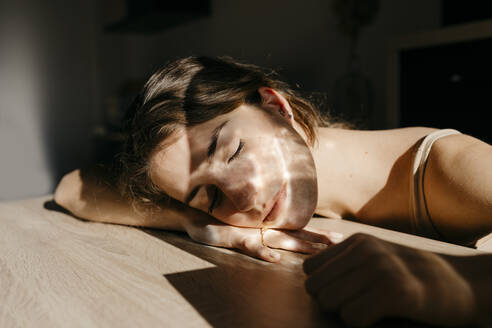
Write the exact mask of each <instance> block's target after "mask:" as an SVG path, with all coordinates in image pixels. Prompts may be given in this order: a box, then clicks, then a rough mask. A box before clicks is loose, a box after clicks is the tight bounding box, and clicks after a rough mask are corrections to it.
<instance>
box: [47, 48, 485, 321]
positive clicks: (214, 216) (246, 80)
mask: <svg viewBox="0 0 492 328" xmlns="http://www.w3.org/2000/svg"><path fill="white" fill-rule="evenodd" d="M126 137H127V139H126V142H125V147H124V150H123V152H122V153H121V154H120V156H119V157H118V160H117V161H116V162H117V165H114V166H113V167H112V168H111V169H108V168H104V167H98V168H93V169H90V170H76V171H74V172H72V173H69V174H67V175H66V176H65V177H64V178H63V179H62V181H61V182H60V184H59V186H58V188H57V190H56V192H55V200H56V201H57V202H58V203H59V204H60V205H62V206H64V207H65V208H67V209H68V210H70V211H71V212H72V213H73V214H74V215H76V216H79V217H82V218H85V219H89V220H93V221H101V222H110V223H118V224H126V225H135V226H146V227H153V228H161V229H170V230H182V231H186V232H187V233H188V234H189V236H190V237H191V238H192V239H194V240H196V241H199V242H202V243H206V244H210V245H216V246H223V247H229V248H236V249H239V250H240V251H242V252H244V253H246V254H249V255H251V256H255V257H258V258H262V259H264V260H267V261H271V262H275V261H278V259H279V254H278V253H277V252H275V251H274V250H273V249H275V248H279V249H286V250H291V251H297V252H304V253H314V252H316V251H317V250H319V249H320V248H324V247H325V246H326V244H329V243H330V236H329V235H328V236H327V235H324V234H320V233H317V232H314V231H308V230H305V229H303V227H304V226H305V225H306V224H307V223H308V221H309V220H310V218H311V217H312V215H313V214H314V213H316V214H319V215H322V216H326V217H330V218H349V219H354V220H358V221H360V222H363V223H367V224H372V225H378V226H382V227H386V228H390V229H396V230H400V231H404V232H410V233H414V234H419V235H424V236H429V237H433V238H437V239H442V240H446V241H450V242H455V243H460V244H471V243H473V242H474V241H476V240H477V239H479V238H480V237H482V236H484V235H486V234H488V233H490V232H491V231H492V170H490V168H491V167H492V147H491V146H490V145H488V144H486V143H484V142H482V141H480V140H477V139H475V138H473V137H471V136H468V135H464V134H461V133H459V132H458V131H455V130H436V129H432V128H424V127H414V128H404V129H395V130H386V131H358V130H350V129H343V128H337V126H336V125H334V124H331V125H330V124H329V122H326V121H325V120H324V119H323V118H322V117H321V115H320V114H319V113H318V112H317V111H316V109H315V108H314V106H312V105H311V104H310V103H309V102H308V101H306V100H305V99H303V98H302V97H300V96H298V95H297V93H296V92H294V91H293V90H292V89H290V88H289V87H288V85H287V84H285V83H284V82H281V81H280V80H278V79H277V78H276V77H275V74H274V73H273V72H271V71H267V70H264V69H261V68H259V67H257V66H253V65H247V64H242V63H238V62H236V61H234V60H232V59H230V58H207V57H190V58H185V59H181V60H177V61H175V62H172V63H170V64H168V65H167V66H165V67H164V68H162V69H161V70H159V71H158V72H156V73H155V74H154V75H153V76H152V77H151V78H150V79H149V80H148V82H147V83H146V85H145V86H144V88H143V90H142V92H141V93H140V95H139V96H138V97H137V99H136V100H135V102H134V103H133V105H132V107H131V108H130V110H129V112H128V116H127V121H126ZM148 204H151V206H146V205H148ZM359 239H360V238H359ZM351 240H352V239H350V240H348V241H346V242H344V243H343V244H340V245H341V246H339V245H337V246H335V247H338V248H329V249H328V250H327V251H326V252H334V250H337V249H339V248H340V247H342V249H343V247H345V246H343V245H346V244H347V243H349V244H350V243H352V242H353V240H352V241H351ZM357 240H358V239H356V241H357ZM371 243H372V244H374V243H376V244H378V243H379V244H378V245H379V246H377V247H364V248H362V250H363V252H364V251H368V250H371V249H372V250H377V252H379V254H381V250H382V249H390V250H391V251H387V252H383V253H384V254H386V255H391V254H392V255H394V256H387V258H388V259H390V260H394V261H393V262H392V263H393V264H392V265H393V267H395V265H396V266H397V264H398V263H400V264H401V263H407V262H408V256H407V258H403V257H401V254H403V253H401V252H400V253H398V252H399V249H397V248H395V247H393V248H392V246H391V247H389V246H386V247H381V245H380V244H381V243H383V242H381V241H377V242H375V241H374V240H373V241H372V242H371ZM362 245H367V244H365V243H362ZM350 249H355V250H357V247H352V248H350ZM359 249H360V247H359ZM326 252H325V253H321V254H326ZM409 252H410V251H409ZM346 253H347V252H345V253H343V254H345V255H346ZM405 254H407V255H408V254H411V253H408V252H407V253H405ZM419 254H420V255H422V253H419ZM320 256H321V258H322V259H324V261H321V262H320V261H319V257H315V260H312V261H311V262H308V263H311V264H307V265H306V272H307V273H308V274H313V272H315V271H316V272H326V270H328V269H327V268H333V266H330V265H329V263H328V262H330V261H328V260H326V257H323V256H324V255H320ZM436 256H437V255H436ZM346 257H347V256H345V257H343V256H342V257H340V256H338V257H337V258H346ZM424 257H425V256H424ZM316 258H318V260H316ZM356 258H361V257H360V256H359V257H358V256H354V257H352V259H356ZM385 258H386V257H385ZM397 258H399V259H400V261H396V260H395V259H397ZM409 258H412V256H410V257H409ZM413 258H415V256H414V257H413ZM426 258H427V257H426ZM439 261H440V260H434V261H433V262H432V261H431V262H432V263H438V262H439ZM325 262H326V263H325ZM343 262H344V263H354V261H353V260H352V261H343ZM381 263H383V264H384V262H381ZM395 263H396V264H395ZM359 264H360V263H359ZM338 267H340V268H343V266H338ZM377 268H378V266H377V265H375V266H374V267H373V269H377ZM383 268H386V269H387V268H391V265H390V266H387V265H383ZM345 269H346V270H349V269H350V268H345ZM400 269H401V265H400ZM340 270H342V269H340ZM330 271H331V269H330ZM341 272H342V271H341ZM375 272H378V271H377V270H376V271H375ZM384 272H397V273H398V272H399V273H401V272H402V270H399V271H398V270H393V271H392V270H385V271H384ZM344 276H345V275H344ZM321 277H322V278H320V275H319V274H318V276H317V278H316V275H315V277H314V278H313V277H311V278H310V279H308V281H311V282H310V283H308V287H309V284H311V287H310V288H311V291H313V288H312V286H316V288H314V290H315V292H314V293H315V294H316V295H318V297H319V298H320V299H323V298H326V295H325V296H323V295H320V294H319V293H318V292H319V291H322V290H323V288H322V286H323V285H329V283H330V282H331V281H333V279H332V278H333V277H331V278H330V277H329V275H326V274H324V275H321ZM323 277H325V278H323ZM398 277H401V275H399V276H398ZM347 279H348V278H347ZM356 280H357V279H356ZM313 281H314V282H313ZM357 281H359V280H357ZM390 281H394V280H390ZM427 281H429V280H427ZM367 282H368V281H366V283H367ZM345 283H347V282H345ZM352 285H354V286H359V285H360V284H359V285H357V284H352ZM431 285H432V284H431ZM320 286H321V287H320ZM434 286H435V284H434ZM359 287H360V286H359ZM308 289H309V288H308ZM382 290H384V288H383V289H382ZM321 302H322V303H323V301H322V300H321ZM323 304H325V303H323ZM361 304H362V303H361ZM395 304H396V303H395ZM335 305H336V306H340V304H335ZM359 305H360V304H359ZM328 308H330V307H328ZM361 308H362V309H364V308H368V307H364V306H362V307H361ZM448 310H449V309H448ZM373 319H374V318H373ZM417 319H418V318H417ZM367 322H370V320H369V321H366V322H365V323H367Z"/></svg>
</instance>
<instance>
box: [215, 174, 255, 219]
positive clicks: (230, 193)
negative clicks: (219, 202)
mask: <svg viewBox="0 0 492 328" xmlns="http://www.w3.org/2000/svg"><path fill="white" fill-rule="evenodd" d="M241 180H242V181H232V182H229V183H226V184H223V186H222V187H221V189H222V191H223V193H224V194H225V196H226V197H227V198H229V199H230V200H231V201H232V203H233V204H234V207H235V208H236V209H237V210H238V211H239V212H249V211H251V210H252V209H254V208H255V206H256V199H257V196H258V186H257V184H256V183H254V181H253V180H252V179H244V177H243V179H241Z"/></svg>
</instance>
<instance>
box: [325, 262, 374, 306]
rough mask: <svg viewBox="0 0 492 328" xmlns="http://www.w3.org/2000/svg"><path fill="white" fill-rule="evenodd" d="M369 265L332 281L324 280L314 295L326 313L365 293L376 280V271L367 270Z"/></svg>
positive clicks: (356, 268)
mask: <svg viewBox="0 0 492 328" xmlns="http://www.w3.org/2000/svg"><path fill="white" fill-rule="evenodd" d="M368 265H369V263H368V262H367V261H366V262H365V264H364V265H361V266H358V267H355V268H353V269H352V270H350V271H348V272H346V273H345V274H342V275H338V276H336V277H335V278H334V279H331V280H326V281H325V284H324V285H323V286H322V287H321V288H320V289H319V292H318V291H317V292H316V293H317V294H316V299H317V300H318V302H319V303H320V305H321V307H322V308H323V309H325V310H327V311H336V310H338V309H339V308H340V307H342V306H343V305H344V304H346V303H347V302H349V301H350V300H352V299H354V298H355V297H356V296H358V295H359V294H361V293H363V292H365V291H366V290H367V289H368V288H370V287H371V286H372V284H373V283H374V281H376V280H377V279H378V275H377V273H376V271H373V270H367V267H368Z"/></svg>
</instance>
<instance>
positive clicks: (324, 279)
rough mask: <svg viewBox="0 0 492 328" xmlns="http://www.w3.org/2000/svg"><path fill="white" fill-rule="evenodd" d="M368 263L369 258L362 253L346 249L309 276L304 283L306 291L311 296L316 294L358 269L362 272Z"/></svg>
mask: <svg viewBox="0 0 492 328" xmlns="http://www.w3.org/2000/svg"><path fill="white" fill-rule="evenodd" d="M332 247H335V246H332ZM368 261H371V257H367V256H366V254H365V253H364V252H361V251H358V250H353V249H351V248H347V249H345V251H344V252H341V253H339V254H337V255H335V256H334V257H332V258H330V259H328V260H327V261H326V262H325V263H324V264H323V265H322V266H319V267H318V269H317V270H316V271H313V272H312V273H311V274H310V275H309V277H308V278H307V279H306V282H305V286H306V290H307V291H308V292H309V293H311V294H317V293H318V292H319V291H320V290H321V288H322V287H323V286H325V285H326V284H327V283H330V282H331V281H333V280H336V279H339V278H340V277H343V276H345V275H347V274H348V273H349V272H351V271H354V270H359V269H361V270H362V271H364V267H365V265H366V263H368Z"/></svg>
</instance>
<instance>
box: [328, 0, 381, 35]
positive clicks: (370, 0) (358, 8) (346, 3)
mask: <svg viewBox="0 0 492 328" xmlns="http://www.w3.org/2000/svg"><path fill="white" fill-rule="evenodd" d="M331 5H332V10H333V13H334V14H335V16H336V18H337V20H338V22H337V25H338V28H339V29H340V32H342V33H343V34H344V35H346V36H347V37H348V38H350V39H356V38H357V37H358V35H359V31H360V29H361V28H362V27H363V26H365V25H368V24H370V23H371V22H372V21H373V20H374V18H375V17H376V14H377V12H378V11H379V0H332V4H331Z"/></svg>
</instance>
